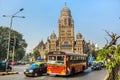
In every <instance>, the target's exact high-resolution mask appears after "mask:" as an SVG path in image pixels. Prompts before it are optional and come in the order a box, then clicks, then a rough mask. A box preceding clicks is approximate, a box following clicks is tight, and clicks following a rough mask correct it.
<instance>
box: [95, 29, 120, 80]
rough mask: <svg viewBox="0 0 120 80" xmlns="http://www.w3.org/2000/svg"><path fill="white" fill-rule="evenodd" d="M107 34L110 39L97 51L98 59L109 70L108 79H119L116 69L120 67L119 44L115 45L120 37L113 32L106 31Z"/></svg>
mask: <svg viewBox="0 0 120 80" xmlns="http://www.w3.org/2000/svg"><path fill="white" fill-rule="evenodd" d="M106 33H107V34H108V36H109V37H110V38H111V41H110V42H108V40H107V39H106V41H107V44H105V46H104V48H103V49H101V50H100V51H99V54H98V57H97V59H98V60H104V61H105V64H106V67H107V69H108V71H109V76H110V79H109V80H119V78H118V71H119V67H120V44H119V45H116V42H117V40H118V39H119V38H120V36H118V35H117V34H115V33H113V32H112V33H111V34H110V33H109V32H107V31H106Z"/></svg>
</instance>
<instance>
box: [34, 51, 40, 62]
mask: <svg viewBox="0 0 120 80" xmlns="http://www.w3.org/2000/svg"><path fill="white" fill-rule="evenodd" d="M33 56H34V58H35V60H36V59H37V58H38V57H40V52H39V50H38V49H35V50H34V52H33Z"/></svg>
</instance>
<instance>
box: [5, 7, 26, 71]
mask: <svg viewBox="0 0 120 80" xmlns="http://www.w3.org/2000/svg"><path fill="white" fill-rule="evenodd" d="M23 10H24V9H23V8H21V9H20V10H19V11H17V12H16V13H14V14H13V15H3V17H10V30H9V35H8V48H7V60H8V59H9V49H10V38H11V28H12V21H13V18H14V17H17V18H25V17H24V16H16V14H18V13H19V12H21V11H23ZM6 68H7V67H6ZM6 71H7V69H6Z"/></svg>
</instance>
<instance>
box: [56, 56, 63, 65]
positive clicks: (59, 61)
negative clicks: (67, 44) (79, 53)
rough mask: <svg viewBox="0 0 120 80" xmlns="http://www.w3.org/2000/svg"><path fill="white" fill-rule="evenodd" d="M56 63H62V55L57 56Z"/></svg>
mask: <svg viewBox="0 0 120 80" xmlns="http://www.w3.org/2000/svg"><path fill="white" fill-rule="evenodd" d="M57 63H61V64H64V56H57Z"/></svg>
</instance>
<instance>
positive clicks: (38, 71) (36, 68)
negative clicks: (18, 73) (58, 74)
mask: <svg viewBox="0 0 120 80" xmlns="http://www.w3.org/2000/svg"><path fill="white" fill-rule="evenodd" d="M46 72H47V64H46V62H36V63H33V64H32V65H31V66H30V67H28V68H27V69H26V70H25V71H24V74H25V76H27V77H30V76H39V75H42V74H43V73H46Z"/></svg>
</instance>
